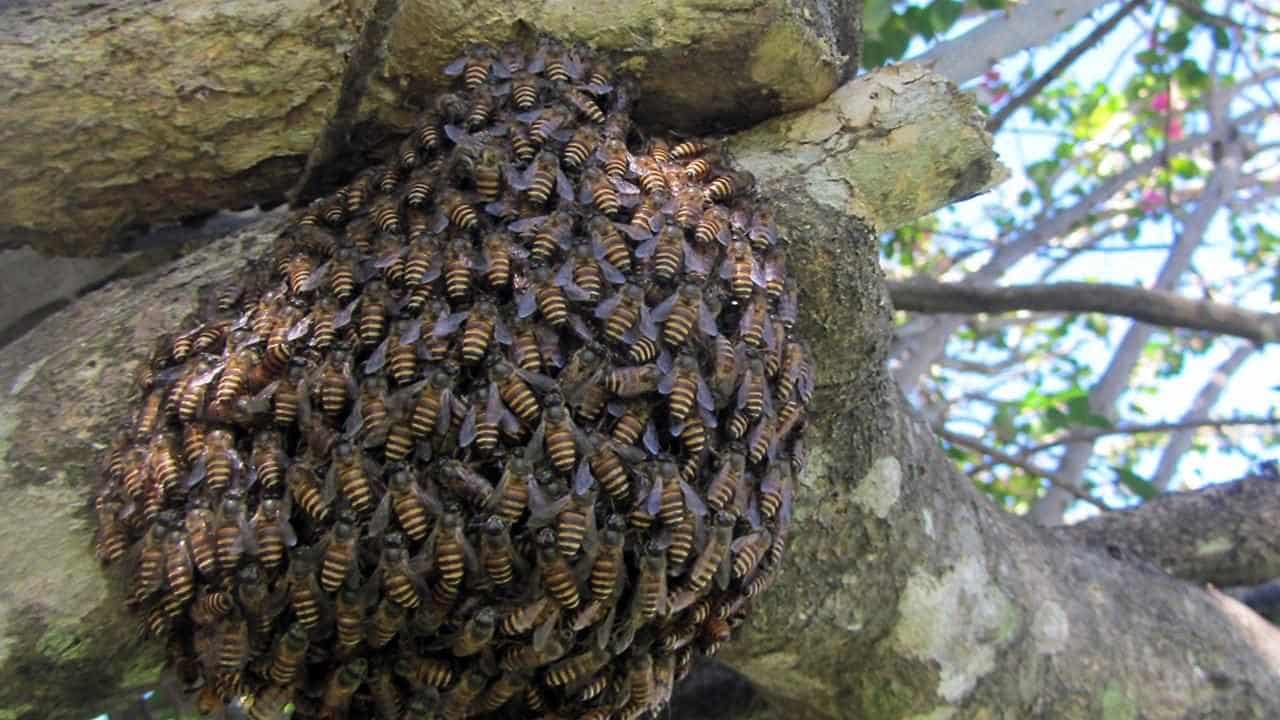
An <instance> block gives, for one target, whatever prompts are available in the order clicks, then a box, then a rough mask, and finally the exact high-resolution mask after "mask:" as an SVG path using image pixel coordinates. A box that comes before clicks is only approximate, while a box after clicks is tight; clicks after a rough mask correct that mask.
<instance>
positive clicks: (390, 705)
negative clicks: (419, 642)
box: [365, 663, 402, 720]
mask: <svg viewBox="0 0 1280 720" xmlns="http://www.w3.org/2000/svg"><path fill="white" fill-rule="evenodd" d="M365 685H366V686H367V687H368V688H369V694H370V695H371V696H372V697H373V706H374V708H375V709H376V710H377V713H378V715H379V716H381V717H384V718H392V719H393V720H398V719H399V718H401V717H402V716H401V710H402V708H401V705H402V703H401V698H400V688H398V687H396V679H395V675H393V674H392V669H391V666H390V665H387V664H386V663H383V664H382V665H380V666H376V667H375V669H374V671H373V673H371V675H370V677H369V680H368V681H367V682H366V683H365Z"/></svg>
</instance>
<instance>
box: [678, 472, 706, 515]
mask: <svg viewBox="0 0 1280 720" xmlns="http://www.w3.org/2000/svg"><path fill="white" fill-rule="evenodd" d="M678 482H679V483H680V492H681V493H683V494H684V506H685V507H686V508H688V509H689V512H691V513H693V514H694V515H697V516H698V517H706V515H707V506H706V503H704V502H703V501H702V496H700V495H698V491H696V490H694V489H693V488H692V487H691V486H690V485H689V483H687V482H685V481H684V480H679V481H678Z"/></svg>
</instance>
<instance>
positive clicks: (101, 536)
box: [94, 496, 129, 564]
mask: <svg viewBox="0 0 1280 720" xmlns="http://www.w3.org/2000/svg"><path fill="white" fill-rule="evenodd" d="M94 509H95V511H96V513H97V516H98V531H97V533H96V535H95V536H94V554H95V555H96V556H97V558H98V560H99V561H101V562H103V563H108V564H109V563H113V562H115V561H117V560H119V559H120V558H122V557H124V555H125V552H126V551H127V550H128V546H129V532H128V530H127V528H126V527H125V523H124V522H123V520H122V519H121V513H122V512H123V511H124V509H125V504H124V503H123V502H121V501H120V500H118V499H116V498H114V497H106V496H99V497H98V498H97V499H96V501H95V503H94Z"/></svg>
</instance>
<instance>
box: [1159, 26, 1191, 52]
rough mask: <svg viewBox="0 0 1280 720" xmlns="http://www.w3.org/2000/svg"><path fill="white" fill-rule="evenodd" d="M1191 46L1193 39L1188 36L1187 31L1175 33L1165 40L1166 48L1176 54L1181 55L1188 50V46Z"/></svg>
mask: <svg viewBox="0 0 1280 720" xmlns="http://www.w3.org/2000/svg"><path fill="white" fill-rule="evenodd" d="M1190 44H1191V38H1190V37H1189V36H1188V35H1187V31H1186V30H1179V31H1178V32H1176V33H1173V34H1172V35H1170V36H1169V37H1167V38H1165V40H1164V46H1165V47H1167V48H1169V50H1171V51H1173V52H1176V53H1180V52H1182V51H1183V50H1186V49H1187V46H1188V45H1190Z"/></svg>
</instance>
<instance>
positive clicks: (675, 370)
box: [658, 352, 715, 423]
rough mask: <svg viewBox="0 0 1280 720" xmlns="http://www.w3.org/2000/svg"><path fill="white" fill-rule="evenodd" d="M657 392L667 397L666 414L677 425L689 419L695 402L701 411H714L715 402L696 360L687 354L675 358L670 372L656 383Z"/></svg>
mask: <svg viewBox="0 0 1280 720" xmlns="http://www.w3.org/2000/svg"><path fill="white" fill-rule="evenodd" d="M658 392H660V393H662V394H663V395H666V396H667V410H668V413H669V414H670V416H671V418H672V419H673V420H674V421H675V422H677V423H679V422H683V421H684V420H685V419H686V418H688V417H689V414H690V413H691V412H692V411H693V409H694V401H695V400H696V401H697V404H698V407H701V408H702V409H703V410H707V411H709V412H710V411H714V410H715V400H714V398H712V397H711V390H710V388H708V387H707V383H706V380H704V379H703V377H702V371H701V368H700V367H699V366H698V360H697V358H696V357H694V356H693V355H692V354H691V353H688V352H682V353H680V355H679V356H677V357H676V361H675V364H674V365H673V366H672V369H671V372H669V373H667V374H666V375H664V376H663V377H662V379H661V380H660V381H659V382H658Z"/></svg>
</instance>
